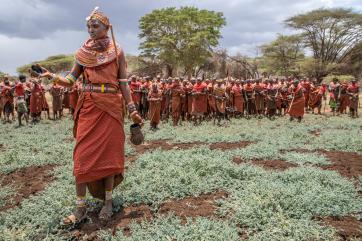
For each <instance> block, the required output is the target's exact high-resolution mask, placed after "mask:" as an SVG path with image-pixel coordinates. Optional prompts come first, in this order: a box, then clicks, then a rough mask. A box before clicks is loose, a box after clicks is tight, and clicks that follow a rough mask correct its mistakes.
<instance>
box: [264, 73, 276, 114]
mask: <svg viewBox="0 0 362 241" xmlns="http://www.w3.org/2000/svg"><path fill="white" fill-rule="evenodd" d="M268 82H269V84H268V86H267V88H266V108H267V113H266V114H267V116H268V117H269V119H274V118H275V114H276V110H277V102H276V101H277V96H278V93H279V90H278V86H276V85H274V81H273V80H272V79H271V80H269V81H268Z"/></svg>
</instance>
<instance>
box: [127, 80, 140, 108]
mask: <svg viewBox="0 0 362 241" xmlns="http://www.w3.org/2000/svg"><path fill="white" fill-rule="evenodd" d="M129 88H130V90H131V96H132V101H133V102H134V104H135V105H136V108H137V110H138V111H140V104H141V93H142V83H141V82H140V81H138V80H137V77H136V76H135V75H132V76H131V83H130V85H129Z"/></svg>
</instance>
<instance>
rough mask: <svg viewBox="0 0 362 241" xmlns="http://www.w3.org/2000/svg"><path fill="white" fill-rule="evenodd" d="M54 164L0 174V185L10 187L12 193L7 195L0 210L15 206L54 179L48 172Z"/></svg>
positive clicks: (41, 189)
mask: <svg viewBox="0 0 362 241" xmlns="http://www.w3.org/2000/svg"><path fill="white" fill-rule="evenodd" d="M55 167H56V165H45V166H31V167H27V168H22V169H20V170H17V171H15V172H12V173H10V174H7V175H5V174H0V187H5V186H7V187H11V188H12V190H14V194H13V195H10V196H8V197H7V198H6V199H7V200H6V204H5V206H3V207H0V212H3V211H6V210H8V209H10V208H14V207H17V206H19V205H20V204H21V202H22V201H23V200H24V199H26V198H28V197H29V196H30V195H35V194H37V193H38V192H41V191H43V190H44V189H45V188H46V186H47V185H49V182H51V181H53V180H54V177H53V175H52V174H51V173H50V172H51V171H52V170H53V169H54V168H55Z"/></svg>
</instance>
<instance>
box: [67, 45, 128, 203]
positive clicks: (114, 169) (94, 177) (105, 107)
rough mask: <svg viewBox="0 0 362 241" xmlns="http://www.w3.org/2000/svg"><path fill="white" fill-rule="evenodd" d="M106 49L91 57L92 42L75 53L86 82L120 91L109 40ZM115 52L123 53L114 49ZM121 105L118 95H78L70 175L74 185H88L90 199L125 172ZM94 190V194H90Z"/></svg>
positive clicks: (83, 93) (101, 192) (114, 56)
mask: <svg viewBox="0 0 362 241" xmlns="http://www.w3.org/2000/svg"><path fill="white" fill-rule="evenodd" d="M103 41H104V42H106V43H107V44H108V45H107V46H108V47H107V50H106V51H104V52H102V53H100V54H97V55H94V51H93V50H92V40H88V41H87V42H85V44H84V45H83V46H82V48H80V49H79V50H78V51H77V53H76V60H77V63H78V64H80V65H81V66H82V67H83V76H84V81H85V82H86V83H92V84H108V85H109V86H110V87H113V88H116V89H118V88H119V83H118V78H117V77H118V67H117V63H116V58H117V57H119V56H116V54H115V50H114V49H115V48H114V46H113V44H112V41H109V39H108V38H106V39H104V40H103ZM117 48H118V53H121V52H122V50H121V49H120V48H119V47H118V46H117ZM123 110H124V105H123V97H122V95H121V94H118V93H116V94H113V93H96V92H81V93H80V95H79V99H78V103H77V106H76V109H75V111H74V129H73V134H74V137H75V138H76V145H75V148H74V152H73V160H74V169H73V174H74V176H75V179H76V182H77V183H87V184H88V189H89V190H90V192H91V193H92V195H93V196H95V197H98V198H104V184H103V179H104V178H105V177H108V176H112V175H114V176H115V180H114V187H116V186H117V185H118V184H119V183H120V182H121V181H122V179H123V172H124V159H125V153H124V143H125V134H124V127H123V124H124V114H123V113H124V111H123ZM92 190H93V191H92Z"/></svg>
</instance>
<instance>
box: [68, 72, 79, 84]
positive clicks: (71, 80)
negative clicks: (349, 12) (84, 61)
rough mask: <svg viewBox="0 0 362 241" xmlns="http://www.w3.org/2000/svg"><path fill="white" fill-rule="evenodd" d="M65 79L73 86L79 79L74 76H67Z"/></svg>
mask: <svg viewBox="0 0 362 241" xmlns="http://www.w3.org/2000/svg"><path fill="white" fill-rule="evenodd" d="M65 79H66V80H68V81H69V83H70V84H73V83H74V82H75V81H77V79H76V78H75V77H74V75H72V74H68V75H67V76H65Z"/></svg>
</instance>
